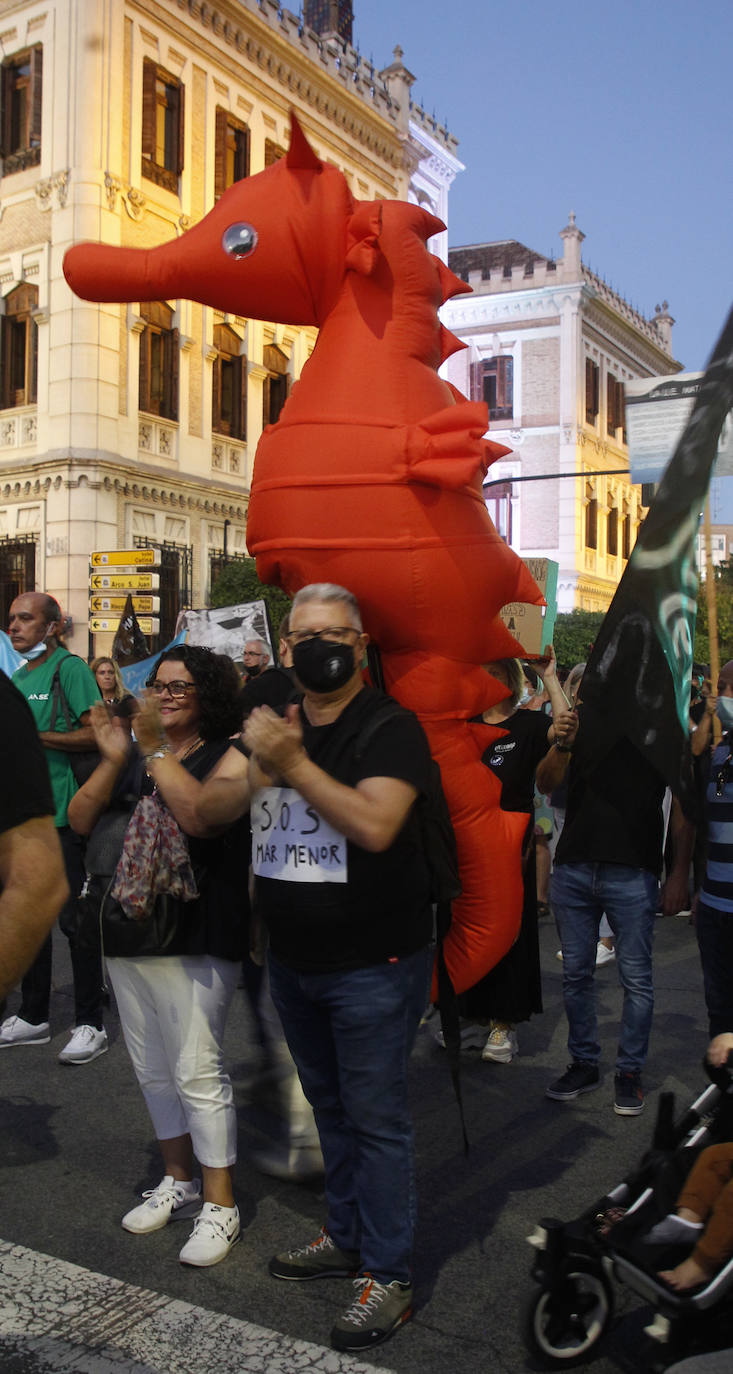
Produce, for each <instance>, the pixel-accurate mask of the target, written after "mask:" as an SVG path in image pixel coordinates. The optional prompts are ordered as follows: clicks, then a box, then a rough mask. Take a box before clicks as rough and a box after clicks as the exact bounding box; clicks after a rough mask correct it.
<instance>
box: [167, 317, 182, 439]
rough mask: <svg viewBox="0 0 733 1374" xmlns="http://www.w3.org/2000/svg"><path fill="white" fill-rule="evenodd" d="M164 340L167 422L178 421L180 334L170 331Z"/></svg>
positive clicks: (173, 330) (174, 330)
mask: <svg viewBox="0 0 733 1374" xmlns="http://www.w3.org/2000/svg"><path fill="white" fill-rule="evenodd" d="M163 338H164V339H165V390H164V395H165V402H166V411H165V413H166V415H167V417H168V419H169V420H177V419H178V346H179V339H180V334H179V331H178V330H177V329H171V330H170V331H169V332H168V333H166V334H164V335H163Z"/></svg>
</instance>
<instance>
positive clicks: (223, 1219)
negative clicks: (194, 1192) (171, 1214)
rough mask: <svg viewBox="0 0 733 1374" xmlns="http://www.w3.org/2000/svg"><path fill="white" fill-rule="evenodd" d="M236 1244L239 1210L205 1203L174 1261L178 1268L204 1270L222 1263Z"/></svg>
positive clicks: (213, 1203)
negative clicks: (181, 1266)
mask: <svg viewBox="0 0 733 1374" xmlns="http://www.w3.org/2000/svg"><path fill="white" fill-rule="evenodd" d="M238 1240H239V1208H238V1207H219V1206H218V1205H217V1203H215V1202H205V1203H204V1205H203V1207H202V1208H201V1211H200V1213H199V1215H198V1216H197V1218H196V1220H195V1222H194V1223H193V1231H192V1232H191V1235H190V1236H189V1238H188V1240H187V1241H186V1244H185V1245H184V1247H183V1249H182V1250H181V1253H180V1255H179V1256H178V1258H179V1260H180V1261H181V1264H195V1265H197V1266H198V1267H199V1268H201V1269H205V1268H206V1266H207V1265H209V1264H218V1263H219V1261H220V1260H223V1259H226V1257H227V1255H228V1254H229V1251H230V1250H231V1248H232V1246H233V1245H234V1244H235V1242H236V1241H238Z"/></svg>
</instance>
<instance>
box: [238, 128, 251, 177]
mask: <svg viewBox="0 0 733 1374" xmlns="http://www.w3.org/2000/svg"><path fill="white" fill-rule="evenodd" d="M240 137H241V158H240V161H241V164H242V165H241V167H238V168H237V173H238V180H239V181H241V180H242V178H243V177H248V176H249V129H248V128H247V126H246V125H245V127H244V128H243V129H242V131H241V135H240Z"/></svg>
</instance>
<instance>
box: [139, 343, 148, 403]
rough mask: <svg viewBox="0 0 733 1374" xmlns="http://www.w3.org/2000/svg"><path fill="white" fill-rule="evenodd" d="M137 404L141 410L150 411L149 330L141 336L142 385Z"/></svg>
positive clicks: (140, 385)
mask: <svg viewBox="0 0 733 1374" xmlns="http://www.w3.org/2000/svg"><path fill="white" fill-rule="evenodd" d="M137 404H138V408H139V409H140V410H150V330H149V329H147V328H146V329H143V330H142V332H141V334H140V384H139V387H138V400H137Z"/></svg>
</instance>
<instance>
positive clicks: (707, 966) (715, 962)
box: [695, 900, 733, 1037]
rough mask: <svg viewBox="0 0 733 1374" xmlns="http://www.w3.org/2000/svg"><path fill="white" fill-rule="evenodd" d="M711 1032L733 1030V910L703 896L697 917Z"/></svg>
mask: <svg viewBox="0 0 733 1374" xmlns="http://www.w3.org/2000/svg"><path fill="white" fill-rule="evenodd" d="M695 931H696V934H697V943H698V945H699V947H700V961H701V963H702V976H703V980H704V983H705V1005H706V1007H707V1009H708V1018H709V1021H710V1035H711V1037H712V1036H714V1035H722V1034H723V1033H724V1032H725V1031H731V1030H733V912H732V911H719V910H718V908H717V907H713V906H708V904H707V902H704V901H702V900H700V901H699V902H698V906H697V916H696V918H695Z"/></svg>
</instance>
